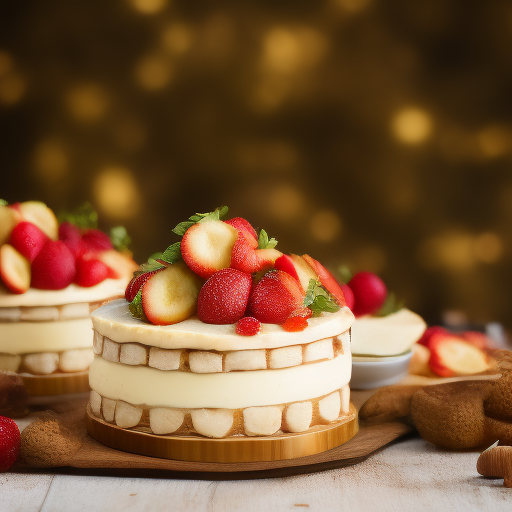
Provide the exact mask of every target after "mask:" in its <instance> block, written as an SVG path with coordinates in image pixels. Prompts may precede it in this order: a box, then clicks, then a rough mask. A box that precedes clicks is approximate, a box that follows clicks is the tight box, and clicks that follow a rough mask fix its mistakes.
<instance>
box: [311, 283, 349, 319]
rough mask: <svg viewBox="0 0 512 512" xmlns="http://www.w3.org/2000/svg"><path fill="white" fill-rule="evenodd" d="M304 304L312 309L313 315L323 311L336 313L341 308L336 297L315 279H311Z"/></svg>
mask: <svg viewBox="0 0 512 512" xmlns="http://www.w3.org/2000/svg"><path fill="white" fill-rule="evenodd" d="M304 306H306V307H308V308H309V309H311V311H312V312H313V316H318V315H320V313H322V312H323V311H325V312H326V313H335V312H336V311H339V309H340V306H339V304H338V302H337V301H336V299H335V298H334V297H333V296H332V295H331V294H330V293H329V292H328V291H327V290H326V289H325V288H324V287H323V286H322V285H321V284H320V283H319V282H318V281H315V280H314V279H310V280H309V283H308V289H307V290H306V296H305V297H304Z"/></svg>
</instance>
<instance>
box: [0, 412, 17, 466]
mask: <svg viewBox="0 0 512 512" xmlns="http://www.w3.org/2000/svg"><path fill="white" fill-rule="evenodd" d="M19 454H20V431H19V429H18V425H16V423H15V421H14V420H12V419H11V418H5V417H4V416H0V471H7V470H8V469H9V468H10V467H11V466H12V465H13V464H14V463H15V462H16V459H17V458H18V456H19Z"/></svg>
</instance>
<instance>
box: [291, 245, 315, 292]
mask: <svg viewBox="0 0 512 512" xmlns="http://www.w3.org/2000/svg"><path fill="white" fill-rule="evenodd" d="M290 258H291V260H292V262H293V265H294V266H295V272H297V275H298V276H299V282H300V284H301V285H302V288H303V289H304V291H305V290H307V289H308V286H309V281H310V280H311V279H314V280H315V281H318V280H319V279H320V278H319V277H318V275H317V273H316V272H315V271H314V270H313V268H312V267H311V265H310V264H309V263H308V262H307V261H306V260H305V259H304V258H303V257H302V256H298V255H297V254H290Z"/></svg>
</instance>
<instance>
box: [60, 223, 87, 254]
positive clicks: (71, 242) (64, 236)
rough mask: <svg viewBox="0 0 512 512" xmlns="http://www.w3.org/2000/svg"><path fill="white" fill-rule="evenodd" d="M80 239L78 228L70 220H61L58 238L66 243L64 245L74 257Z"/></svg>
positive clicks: (77, 251) (78, 248)
mask: <svg viewBox="0 0 512 512" xmlns="http://www.w3.org/2000/svg"><path fill="white" fill-rule="evenodd" d="M81 239H82V235H81V233H80V230H79V229H78V228H77V227H76V226H75V225H74V224H71V222H63V223H62V224H61V225H60V226H59V240H62V241H63V242H64V243H65V244H66V247H67V248H68V249H69V250H70V251H71V252H72V253H73V255H74V256H75V258H76V257H77V256H78V253H79V250H80V243H81Z"/></svg>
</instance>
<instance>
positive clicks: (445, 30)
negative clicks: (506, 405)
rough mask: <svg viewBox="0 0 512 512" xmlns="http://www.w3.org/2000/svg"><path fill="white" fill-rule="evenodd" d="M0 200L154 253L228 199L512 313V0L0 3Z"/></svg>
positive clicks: (325, 251) (417, 299) (422, 302)
mask: <svg viewBox="0 0 512 512" xmlns="http://www.w3.org/2000/svg"><path fill="white" fill-rule="evenodd" d="M0 9H1V12H0V24H1V27H0V108H1V124H0V130H1V133H0V136H1V153H0V170H1V171H0V172H1V179H2V181H1V185H0V197H4V198H5V199H7V200H9V201H11V202H13V201H17V200H25V199H32V198H39V199H42V200H44V201H45V202H47V203H48V204H49V205H50V206H51V207H52V208H54V209H55V210H56V211H59V210H61V209H70V208H73V207H74V206H75V205H77V204H78V203H80V202H82V201H84V200H90V201H92V203H93V204H94V205H95V206H96V207H97V209H98V210H99V212H100V214H101V218H102V222H103V224H104V225H105V226H109V225H113V224H118V223H123V224H125V225H126V226H127V227H128V229H129V231H130V233H131V234H132V238H133V249H134V252H135V256H136V258H137V259H138V260H142V259H145V258H146V256H147V255H148V254H149V253H151V252H153V251H156V250H160V249H163V248H165V247H166V245H167V244H168V243H170V242H172V241H174V238H173V237H172V236H171V233H170V229H171V228H172V227H173V226H174V225H175V224H176V223H177V222H178V221H180V220H182V219H184V218H185V217H186V216H188V215H189V214H191V213H193V212H195V211H208V210H211V209H212V208H214V207H215V206H217V205H220V204H227V205H229V206H230V208H231V213H232V214H233V215H239V216H244V217H247V218H249V219H250V220H251V221H252V222H253V223H254V224H255V225H257V226H264V227H265V228H266V229H267V231H268V232H269V233H270V234H271V235H273V236H276V237H277V238H278V239H279V242H280V243H279V248H280V249H281V250H283V251H286V252H290V251H293V252H297V253H300V254H302V253H305V252H308V253H309V254H311V255H313V256H315V257H317V258H318V259H320V260H321V261H324V262H325V263H326V264H328V265H330V266H331V267H332V268H335V267H336V266H337V265H338V264H339V263H342V262H343V263H347V264H349V265H350V266H351V267H352V268H353V269H354V270H360V269H367V270H373V271H376V272H378V273H380V274H381V275H382V277H384V279H385V280H386V281H387V283H388V285H389V287H390V288H391V289H393V290H394V291H395V292H396V293H397V295H399V296H401V297H403V298H404V299H405V301H406V303H407V305H408V306H409V307H411V308H413V309H415V310H417V311H418V312H420V313H422V314H423V315H425V316H426V318H427V319H428V320H429V321H438V320H439V319H440V318H441V314H442V312H443V311H446V310H453V309H456V310H460V311H462V312H464V313H465V314H466V315H467V316H468V318H469V320H471V321H473V322H483V321H488V320H501V321H502V322H504V323H505V324H506V325H507V326H508V327H510V326H511V323H512V322H511V320H510V308H511V304H510V302H511V301H510V287H511V285H512V279H511V277H512V276H511V274H512V272H511V260H512V255H511V242H512V231H511V220H512V174H511V172H510V164H511V157H512V113H511V107H512V102H511V99H510V98H511V91H512V67H511V66H512V3H510V2H501V1H486V2H482V1H470V0H415V1H414V2H411V1H410V0H403V1H398V0H315V1H313V0H310V1H302V0H280V1H278V2H276V1H267V0H245V1H243V2H237V1H222V0H220V1H189V0H75V1H67V0H44V1H41V0H0Z"/></svg>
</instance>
